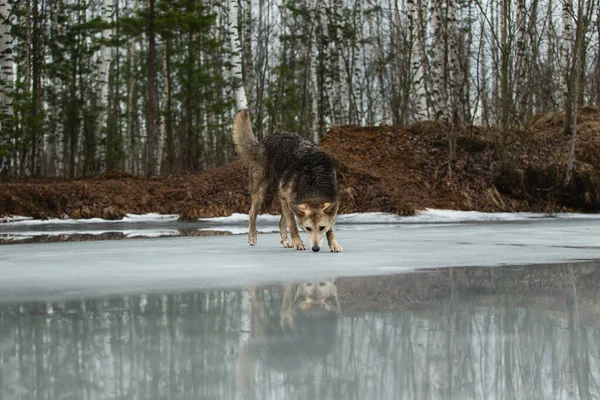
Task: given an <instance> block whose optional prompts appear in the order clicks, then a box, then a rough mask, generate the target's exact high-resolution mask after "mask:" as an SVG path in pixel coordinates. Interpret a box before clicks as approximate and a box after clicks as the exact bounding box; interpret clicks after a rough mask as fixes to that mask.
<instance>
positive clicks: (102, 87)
mask: <svg viewBox="0 0 600 400" xmlns="http://www.w3.org/2000/svg"><path fill="white" fill-rule="evenodd" d="M117 1H118V0H102V20H103V21H104V22H106V23H110V20H111V14H112V8H114V7H115V6H116V2H117ZM101 36H102V40H103V41H104V43H102V49H101V50H100V59H99V63H100V65H99V66H98V88H97V93H96V99H97V102H98V103H97V104H98V108H99V112H98V118H97V120H96V127H95V132H94V139H95V144H96V146H95V147H96V149H95V151H94V160H95V161H96V162H97V165H98V169H97V171H94V172H95V173H102V172H104V171H105V170H106V123H107V115H108V114H107V110H108V71H109V69H110V63H111V48H110V47H109V46H108V44H107V43H106V41H108V40H109V39H110V38H111V36H112V30H111V29H103V30H102V34H101Z"/></svg>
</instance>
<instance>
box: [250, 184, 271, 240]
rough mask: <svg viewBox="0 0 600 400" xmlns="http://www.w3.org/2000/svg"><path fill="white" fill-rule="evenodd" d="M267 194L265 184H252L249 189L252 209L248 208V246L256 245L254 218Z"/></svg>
mask: <svg viewBox="0 0 600 400" xmlns="http://www.w3.org/2000/svg"><path fill="white" fill-rule="evenodd" d="M266 192H267V183H266V182H258V183H257V184H253V185H252V188H251V201H252V207H251V208H250V212H249V213H248V216H249V218H250V224H249V228H248V243H249V244H250V246H254V245H256V242H257V240H258V230H257V229H256V216H257V215H258V212H259V211H260V207H261V206H262V204H263V202H264V200H265V194H266Z"/></svg>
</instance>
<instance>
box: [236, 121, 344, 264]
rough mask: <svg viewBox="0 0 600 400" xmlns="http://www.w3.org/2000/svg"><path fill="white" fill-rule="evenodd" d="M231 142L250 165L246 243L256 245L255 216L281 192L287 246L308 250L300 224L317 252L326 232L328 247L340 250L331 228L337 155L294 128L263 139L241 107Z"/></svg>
mask: <svg viewBox="0 0 600 400" xmlns="http://www.w3.org/2000/svg"><path fill="white" fill-rule="evenodd" d="M233 142H234V144H235V148H236V151H237V153H238V154H239V156H240V158H241V160H242V161H243V162H244V163H245V164H247V165H248V169H249V180H250V195H251V202H252V205H251V208H250V212H249V217H250V228H249V232H248V243H249V244H250V245H251V246H254V245H256V242H257V236H258V231H257V229H256V216H257V215H258V213H259V211H260V209H261V207H262V206H263V205H264V204H265V202H267V201H270V200H271V199H273V198H274V197H277V198H278V200H279V202H280V204H281V219H280V221H279V231H280V234H281V243H282V244H283V247H286V248H295V249H297V250H306V245H305V244H304V242H302V239H301V238H300V235H299V232H298V225H300V228H301V229H302V230H303V231H304V232H306V233H307V234H308V236H309V243H310V245H309V247H310V248H311V249H312V250H313V251H315V252H317V251H319V250H320V249H321V246H322V245H323V239H324V238H325V237H327V243H328V245H329V249H330V250H331V251H332V252H335V253H340V252H342V246H340V245H339V243H338V242H337V241H336V239H335V234H334V229H333V227H334V224H335V219H336V216H337V212H338V209H339V201H338V200H337V179H336V175H335V168H334V164H333V160H332V159H331V158H330V157H329V156H327V154H325V152H323V150H321V149H320V148H319V147H317V145H315V144H314V143H312V142H310V141H308V140H305V139H303V138H301V137H300V136H298V135H296V134H294V133H288V132H279V133H273V134H271V135H269V136H267V137H266V138H264V139H263V140H261V141H260V142H259V141H258V140H257V139H256V138H255V137H254V134H253V133H252V124H251V121H250V113H249V112H248V111H247V110H241V111H238V113H237V115H236V117H235V122H234V124H233ZM287 229H289V231H290V236H291V241H290V240H289V239H288V235H287Z"/></svg>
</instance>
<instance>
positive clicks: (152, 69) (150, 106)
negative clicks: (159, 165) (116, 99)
mask: <svg viewBox="0 0 600 400" xmlns="http://www.w3.org/2000/svg"><path fill="white" fill-rule="evenodd" d="M148 1H149V3H148V33H147V35H148V98H147V102H148V103H147V106H146V107H147V109H146V143H147V145H146V165H145V167H146V175H148V176H151V175H155V174H156V139H157V135H156V133H157V132H156V128H157V110H158V93H157V91H158V87H157V85H158V82H157V65H156V61H157V60H156V30H155V18H156V15H155V12H156V10H155V1H156V0H148Z"/></svg>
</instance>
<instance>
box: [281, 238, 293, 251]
mask: <svg viewBox="0 0 600 400" xmlns="http://www.w3.org/2000/svg"><path fill="white" fill-rule="evenodd" d="M281 244H282V245H283V247H285V248H286V249H292V248H294V244H293V243H292V242H290V241H289V240H287V239H285V240H282V241H281Z"/></svg>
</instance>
